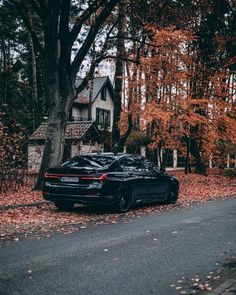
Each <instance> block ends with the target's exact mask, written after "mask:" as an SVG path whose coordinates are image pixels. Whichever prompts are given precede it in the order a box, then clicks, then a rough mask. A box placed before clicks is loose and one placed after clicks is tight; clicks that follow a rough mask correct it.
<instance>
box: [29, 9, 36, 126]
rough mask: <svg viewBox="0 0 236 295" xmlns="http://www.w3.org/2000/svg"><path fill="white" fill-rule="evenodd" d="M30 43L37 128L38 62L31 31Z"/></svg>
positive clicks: (34, 113) (33, 102)
mask: <svg viewBox="0 0 236 295" xmlns="http://www.w3.org/2000/svg"><path fill="white" fill-rule="evenodd" d="M29 18H30V23H31V25H32V26H33V24H32V12H31V11H29ZM28 35H29V44H30V50H31V60H32V65H31V69H32V104H33V130H35V128H36V125H37V123H38V84H37V63H36V55H35V52H36V51H35V48H34V44H33V40H32V36H31V34H30V33H29V34H28Z"/></svg>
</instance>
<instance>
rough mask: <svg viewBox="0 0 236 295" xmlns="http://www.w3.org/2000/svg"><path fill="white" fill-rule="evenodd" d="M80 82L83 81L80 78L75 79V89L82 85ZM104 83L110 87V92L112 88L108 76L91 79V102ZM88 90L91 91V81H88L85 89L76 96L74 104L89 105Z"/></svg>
mask: <svg viewBox="0 0 236 295" xmlns="http://www.w3.org/2000/svg"><path fill="white" fill-rule="evenodd" d="M82 81H83V79H82V78H76V81H75V87H78V86H79V85H80V84H81V83H82ZM106 83H108V85H109V87H110V90H112V89H113V88H112V85H111V81H110V78H109V77H108V76H105V77H95V78H94V79H93V91H92V102H93V101H94V100H95V99H96V98H97V96H98V94H99V92H100V91H101V89H102V88H103V86H104V85H105V84H106ZM90 89H91V81H89V83H88V85H87V87H86V88H85V89H84V90H83V91H81V92H80V93H79V94H78V96H77V98H76V100H75V102H77V103H81V104H88V103H89V97H90V95H91V93H90Z"/></svg>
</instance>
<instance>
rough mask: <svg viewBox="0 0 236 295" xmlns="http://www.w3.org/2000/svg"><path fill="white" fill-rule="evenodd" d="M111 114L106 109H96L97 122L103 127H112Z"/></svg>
mask: <svg viewBox="0 0 236 295" xmlns="http://www.w3.org/2000/svg"><path fill="white" fill-rule="evenodd" d="M110 120H111V112H110V111H108V110H104V109H99V108H97V109H96V122H97V124H98V125H101V126H103V127H110Z"/></svg>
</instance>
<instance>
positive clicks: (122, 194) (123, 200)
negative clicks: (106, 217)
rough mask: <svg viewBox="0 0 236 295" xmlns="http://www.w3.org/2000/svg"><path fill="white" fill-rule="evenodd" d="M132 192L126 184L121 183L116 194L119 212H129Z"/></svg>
mask: <svg viewBox="0 0 236 295" xmlns="http://www.w3.org/2000/svg"><path fill="white" fill-rule="evenodd" d="M131 199H132V193H131V191H130V189H129V188H128V187H127V186H126V185H121V186H120V187H119V188H118V190H117V194H116V205H115V207H116V211H118V212H119V213H124V212H127V211H128V210H129V209H130V206H131V204H132V201H131Z"/></svg>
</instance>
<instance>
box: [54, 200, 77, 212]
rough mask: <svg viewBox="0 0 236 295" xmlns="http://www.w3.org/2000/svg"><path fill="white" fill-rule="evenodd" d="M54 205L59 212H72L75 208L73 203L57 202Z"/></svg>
mask: <svg viewBox="0 0 236 295" xmlns="http://www.w3.org/2000/svg"><path fill="white" fill-rule="evenodd" d="M54 205H55V206H56V207H57V209H59V210H64V211H68V210H71V209H72V208H73V206H74V203H73V202H68V201H55V202H54Z"/></svg>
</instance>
